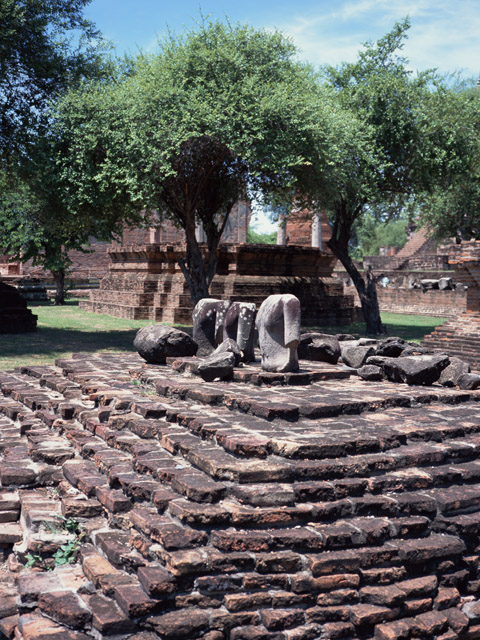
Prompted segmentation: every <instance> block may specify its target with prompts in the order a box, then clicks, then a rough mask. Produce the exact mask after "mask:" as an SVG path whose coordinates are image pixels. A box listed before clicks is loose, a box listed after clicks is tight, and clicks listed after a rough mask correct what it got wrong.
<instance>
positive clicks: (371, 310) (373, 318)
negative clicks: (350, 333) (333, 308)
mask: <svg viewBox="0 0 480 640" xmlns="http://www.w3.org/2000/svg"><path fill="white" fill-rule="evenodd" d="M342 244H343V243H342ZM342 244H340V243H339V242H335V241H334V239H333V238H332V239H331V240H328V242H327V245H328V246H329V247H330V249H331V250H332V251H333V253H334V255H335V256H336V257H337V258H338V259H339V260H340V262H341V263H342V264H343V266H344V267H345V270H346V271H347V273H348V275H349V276H350V278H351V279H352V281H353V284H354V285H355V289H356V290H357V292H358V297H359V298H360V304H361V305H362V313H363V317H364V318H365V323H366V327H365V333H366V334H368V335H378V334H384V333H386V332H387V331H386V329H385V325H383V324H382V319H381V318H380V308H379V306H378V298H377V288H376V286H375V279H374V277H373V273H372V269H371V266H370V265H369V266H368V268H367V277H366V280H367V281H366V282H365V280H364V279H363V278H362V275H361V273H360V272H359V270H358V269H357V267H356V266H355V264H354V262H353V260H352V259H351V258H350V256H349V255H348V244H346V246H342Z"/></svg>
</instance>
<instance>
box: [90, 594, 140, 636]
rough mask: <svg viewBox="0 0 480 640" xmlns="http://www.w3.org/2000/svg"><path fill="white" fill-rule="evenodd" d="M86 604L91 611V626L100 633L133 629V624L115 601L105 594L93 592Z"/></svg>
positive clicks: (126, 631)
mask: <svg viewBox="0 0 480 640" xmlns="http://www.w3.org/2000/svg"><path fill="white" fill-rule="evenodd" d="M88 606H89V608H90V610H91V612H92V626H93V627H94V628H95V629H98V631H100V633H105V634H113V633H122V634H123V633H128V632H129V631H133V630H134V625H133V623H132V621H131V620H129V618H127V617H126V616H125V614H124V613H122V612H121V611H120V609H119V608H118V607H117V605H116V604H115V602H113V601H112V600H111V599H110V598H106V597H105V596H102V595H99V594H94V595H92V596H90V598H89V599H88Z"/></svg>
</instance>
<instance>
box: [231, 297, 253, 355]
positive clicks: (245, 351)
mask: <svg viewBox="0 0 480 640" xmlns="http://www.w3.org/2000/svg"><path fill="white" fill-rule="evenodd" d="M256 310H257V307H256V305H255V303H254V302H232V304H231V305H230V307H229V309H228V311H227V314H226V316H225V323H224V325H223V339H224V340H227V339H228V338H230V339H232V340H235V342H236V343H237V344H238V346H239V348H240V351H241V352H242V358H241V360H242V362H253V361H254V360H255V351H254V348H253V337H254V333H255V314H256Z"/></svg>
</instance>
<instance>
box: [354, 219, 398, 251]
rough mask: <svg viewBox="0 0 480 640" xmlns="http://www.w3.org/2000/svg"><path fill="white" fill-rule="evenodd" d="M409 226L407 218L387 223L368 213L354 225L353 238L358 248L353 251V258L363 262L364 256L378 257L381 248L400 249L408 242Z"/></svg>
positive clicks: (387, 221)
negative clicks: (407, 231)
mask: <svg viewBox="0 0 480 640" xmlns="http://www.w3.org/2000/svg"><path fill="white" fill-rule="evenodd" d="M407 224H408V220H407V218H405V217H404V218H400V219H399V220H386V221H385V220H382V219H379V218H378V217H376V216H374V215H373V214H371V213H366V214H365V215H364V216H363V217H362V218H361V219H360V220H358V222H357V224H356V225H354V229H353V236H354V237H355V244H356V247H355V249H354V250H353V251H352V255H353V257H354V258H356V259H357V260H361V259H362V258H363V257H364V256H376V255H378V253H379V250H380V247H397V248H398V249H400V248H401V247H403V245H404V244H405V242H406V241H407V233H406V227H407ZM352 239H353V238H352Z"/></svg>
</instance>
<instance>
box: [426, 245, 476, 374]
mask: <svg viewBox="0 0 480 640" xmlns="http://www.w3.org/2000/svg"><path fill="white" fill-rule="evenodd" d="M449 264H450V265H451V266H452V267H453V268H454V269H455V279H456V281H457V282H461V283H462V286H464V288H465V295H466V305H465V307H466V308H465V309H462V308H459V309H457V313H456V314H455V316H454V317H452V318H451V319H450V320H449V321H448V322H446V323H445V324H443V325H441V326H439V327H437V328H436V329H435V330H434V331H433V333H431V334H429V335H428V336H425V339H424V341H423V344H424V345H425V346H426V347H428V348H430V349H437V350H443V349H445V350H447V351H448V352H449V353H451V354H452V355H455V356H458V357H459V358H462V359H463V360H465V361H466V362H469V363H470V364H471V365H472V366H473V367H474V368H475V369H479V368H480V348H479V335H480V242H479V241H478V240H472V241H470V242H463V243H462V244H460V245H451V246H450V255H449Z"/></svg>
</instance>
